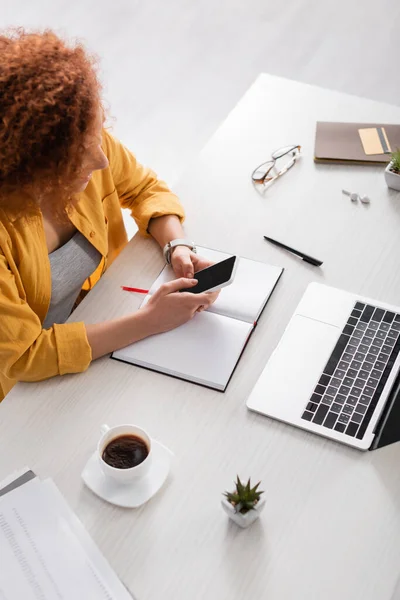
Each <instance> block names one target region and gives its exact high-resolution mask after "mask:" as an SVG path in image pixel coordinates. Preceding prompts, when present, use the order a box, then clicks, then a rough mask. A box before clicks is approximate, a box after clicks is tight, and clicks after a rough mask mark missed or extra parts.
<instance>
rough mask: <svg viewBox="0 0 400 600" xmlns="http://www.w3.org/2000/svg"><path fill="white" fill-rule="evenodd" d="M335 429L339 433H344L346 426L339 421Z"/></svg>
mask: <svg viewBox="0 0 400 600" xmlns="http://www.w3.org/2000/svg"><path fill="white" fill-rule="evenodd" d="M334 429H335V431H338V432H339V433H343V431H344V430H345V429H346V425H345V424H344V423H339V421H338V422H337V423H336V425H335V427H334Z"/></svg>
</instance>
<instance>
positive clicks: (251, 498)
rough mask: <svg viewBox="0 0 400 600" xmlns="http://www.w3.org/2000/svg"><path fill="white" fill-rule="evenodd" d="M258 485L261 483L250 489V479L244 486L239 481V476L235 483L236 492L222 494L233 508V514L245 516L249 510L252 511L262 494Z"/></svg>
mask: <svg viewBox="0 0 400 600" xmlns="http://www.w3.org/2000/svg"><path fill="white" fill-rule="evenodd" d="M260 483H261V481H259V482H258V483H257V484H256V485H255V486H254V487H251V479H250V478H249V480H248V481H247V483H246V484H243V483H242V482H241V481H240V478H239V475H238V476H237V478H236V482H235V485H236V490H234V491H233V492H225V493H224V496H226V498H227V500H228V502H230V503H231V504H232V505H233V506H234V508H235V512H240V513H242V514H245V513H247V512H248V511H249V510H254V507H255V505H256V504H257V502H258V501H259V500H260V497H261V494H263V493H264V492H263V491H262V490H258V487H259V485H260Z"/></svg>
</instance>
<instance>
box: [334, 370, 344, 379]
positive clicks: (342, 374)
mask: <svg viewBox="0 0 400 600" xmlns="http://www.w3.org/2000/svg"><path fill="white" fill-rule="evenodd" d="M334 375H335V377H338V378H340V379H343V377H344V376H345V375H346V371H343V370H342V369H336V371H335V373H334Z"/></svg>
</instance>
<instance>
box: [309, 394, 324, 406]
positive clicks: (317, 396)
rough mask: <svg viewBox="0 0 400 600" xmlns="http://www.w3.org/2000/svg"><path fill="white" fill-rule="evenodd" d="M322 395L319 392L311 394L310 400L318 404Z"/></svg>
mask: <svg viewBox="0 0 400 600" xmlns="http://www.w3.org/2000/svg"><path fill="white" fill-rule="evenodd" d="M321 399H322V396H321V395H320V394H313V395H312V396H311V398H310V402H316V403H317V404H319V403H320V402H321Z"/></svg>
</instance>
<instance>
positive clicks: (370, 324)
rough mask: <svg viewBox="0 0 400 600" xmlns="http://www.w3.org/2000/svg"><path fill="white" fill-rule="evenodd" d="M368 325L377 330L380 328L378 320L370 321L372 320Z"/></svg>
mask: <svg viewBox="0 0 400 600" xmlns="http://www.w3.org/2000/svg"><path fill="white" fill-rule="evenodd" d="M368 327H369V328H370V329H375V330H376V329H378V327H379V323H378V321H370V322H369V323H368Z"/></svg>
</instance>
